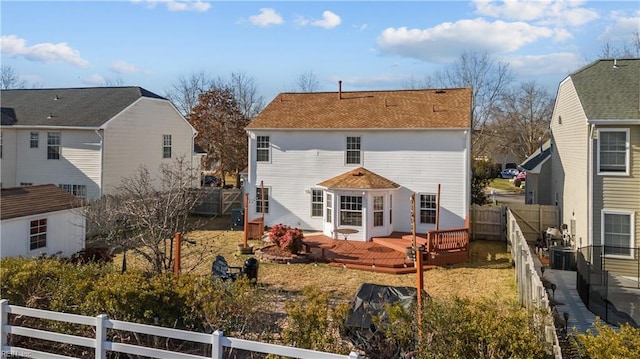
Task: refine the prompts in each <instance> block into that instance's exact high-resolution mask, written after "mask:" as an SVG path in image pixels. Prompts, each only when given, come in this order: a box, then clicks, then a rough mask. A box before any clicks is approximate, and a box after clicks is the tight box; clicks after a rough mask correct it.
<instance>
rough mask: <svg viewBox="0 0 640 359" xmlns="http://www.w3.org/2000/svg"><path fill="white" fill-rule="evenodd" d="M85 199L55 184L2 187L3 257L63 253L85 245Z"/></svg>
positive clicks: (0, 241)
mask: <svg viewBox="0 0 640 359" xmlns="http://www.w3.org/2000/svg"><path fill="white" fill-rule="evenodd" d="M80 206H82V201H81V200H80V199H79V198H77V197H75V196H73V195H71V194H69V193H67V192H66V191H64V190H63V189H61V188H58V187H57V186H55V185H52V184H49V185H39V186H26V187H12V188H2V189H1V190H0V258H4V257H18V256H22V257H37V256H41V255H46V256H49V255H61V256H63V257H70V256H71V255H73V254H74V253H77V252H78V251H80V250H82V249H84V246H85V219H84V215H83V214H82V211H81V210H79V207H80Z"/></svg>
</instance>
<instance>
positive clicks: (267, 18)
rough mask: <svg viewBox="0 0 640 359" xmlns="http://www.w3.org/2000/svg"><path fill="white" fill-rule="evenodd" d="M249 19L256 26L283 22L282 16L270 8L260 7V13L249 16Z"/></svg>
mask: <svg viewBox="0 0 640 359" xmlns="http://www.w3.org/2000/svg"><path fill="white" fill-rule="evenodd" d="M249 21H250V22H251V23H252V24H254V25H256V26H269V25H280V24H282V23H283V22H284V21H283V20H282V16H280V14H278V13H277V12H276V11H275V10H273V9H272V8H262V9H260V14H259V15H252V16H249Z"/></svg>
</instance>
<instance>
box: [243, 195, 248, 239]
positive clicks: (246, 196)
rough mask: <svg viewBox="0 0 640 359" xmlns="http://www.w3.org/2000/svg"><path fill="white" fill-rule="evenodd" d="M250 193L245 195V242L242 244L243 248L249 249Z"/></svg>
mask: <svg viewBox="0 0 640 359" xmlns="http://www.w3.org/2000/svg"><path fill="white" fill-rule="evenodd" d="M248 216H249V193H245V194H244V216H243V217H244V218H243V221H244V223H243V227H244V240H243V242H242V244H243V247H244V248H247V247H248V244H247V239H248V237H249V218H248Z"/></svg>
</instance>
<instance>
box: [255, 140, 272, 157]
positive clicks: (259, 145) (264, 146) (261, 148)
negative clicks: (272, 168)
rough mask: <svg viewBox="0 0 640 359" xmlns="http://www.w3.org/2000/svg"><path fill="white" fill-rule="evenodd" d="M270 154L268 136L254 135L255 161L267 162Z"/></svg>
mask: <svg viewBox="0 0 640 359" xmlns="http://www.w3.org/2000/svg"><path fill="white" fill-rule="evenodd" d="M270 154H271V144H270V142H269V136H256V161H257V162H269V161H270V157H271V156H270Z"/></svg>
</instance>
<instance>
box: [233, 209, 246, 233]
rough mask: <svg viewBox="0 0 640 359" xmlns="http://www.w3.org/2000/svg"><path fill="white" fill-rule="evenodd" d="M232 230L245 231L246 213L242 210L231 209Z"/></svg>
mask: <svg viewBox="0 0 640 359" xmlns="http://www.w3.org/2000/svg"><path fill="white" fill-rule="evenodd" d="M231 229H244V211H243V210H242V208H232V209H231Z"/></svg>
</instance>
